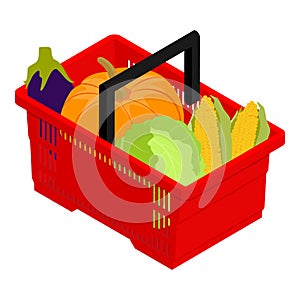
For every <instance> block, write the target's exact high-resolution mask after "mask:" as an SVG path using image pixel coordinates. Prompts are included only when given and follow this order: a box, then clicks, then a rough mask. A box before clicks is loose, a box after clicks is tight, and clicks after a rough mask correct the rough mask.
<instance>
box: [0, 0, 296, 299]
mask: <svg viewBox="0 0 300 300" xmlns="http://www.w3.org/2000/svg"><path fill="white" fill-rule="evenodd" d="M75 3H76V2H75V1H72V2H71V1H70V2H69V3H67V1H48V2H47V3H45V4H44V3H43V2H42V1H32V0H26V1H6V2H5V6H4V4H3V2H2V4H0V6H1V7H0V36H1V42H0V44H1V48H0V49H1V50H0V51H1V55H0V76H1V78H0V79H1V80H0V95H1V99H0V112H1V116H0V132H1V135H0V154H1V155H0V173H1V175H0V178H1V181H0V187H1V191H0V205H1V206H0V299H5V300H8V299H32V300H33V299H131V300H133V299H155V298H156V299H163V298H168V299H177V298H186V299H232V300H233V299H274V298H275V297H276V299H300V291H299V281H300V271H299V270H300V259H299V253H300V247H299V244H300V243H299V239H300V235H299V228H300V217H299V208H300V204H299V203H300V197H299V188H298V186H299V183H298V182H299V173H298V170H299V138H300V135H299V117H298V116H299V109H300V107H299V101H300V100H299V82H300V78H299V77H300V74H299V70H300V63H299V61H300V60H299V54H300V46H299V39H300V35H299V28H300V19H299V10H298V4H297V1H280V2H279V1H265V2H263V1H249V4H247V5H246V4H244V2H243V3H242V1H236V2H234V1H219V2H216V1H205V4H203V2H202V1H182V2H178V3H180V4H176V2H175V1H174V2H173V1H170V2H167V1H161V0H160V1H148V2H143V1H113V0H112V1H89V0H85V1H81V3H80V4H75ZM193 3H198V7H193ZM263 3H266V4H263ZM279 3H282V4H279ZM193 29H196V30H198V31H199V33H200V35H201V81H202V82H204V83H206V84H207V85H209V86H211V87H212V88H214V89H216V90H218V91H220V92H221V93H223V94H224V95H226V96H228V97H230V98H231V99H234V100H235V101H237V102H239V103H241V104H243V105H245V104H246V103H247V102H248V101H249V100H251V99H253V100H258V101H260V102H262V103H263V104H264V106H265V108H266V112H267V117H268V120H270V121H271V122H273V123H275V124H276V125H278V126H280V127H281V128H283V129H284V130H285V131H286V145H285V146H284V147H282V148H280V149H279V150H277V151H275V152H274V153H272V154H271V156H270V167H269V172H268V174H267V191H266V207H265V210H264V212H263V218H262V219H261V220H259V221H257V222H255V223H254V224H252V225H250V226H249V227H247V228H245V229H244V230H242V231H240V232H238V233H237V234H235V235H234V236H232V237H230V238H228V239H226V240H225V241H223V242H221V243H219V244H218V245H216V246H214V247H213V248H211V249H209V250H207V251H205V252H204V253H202V254H200V255H198V256H197V257H195V258H193V259H192V260H190V261H188V262H186V263H185V264H184V265H182V266H180V267H178V268H177V269H175V270H173V271H171V270H169V269H167V268H165V267H164V266H162V265H160V264H159V263H157V262H155V261H154V260H152V259H150V258H148V257H147V256H145V255H144V254H142V253H140V252H138V251H136V250H135V249H134V248H133V246H132V245H131V243H130V241H129V240H127V239H126V238H124V237H122V236H121V235H119V234H117V233H115V232H114V231H112V230H110V229H109V228H106V227H105V226H104V225H102V224H100V223H98V222H96V221H95V220H93V219H91V218H89V217H87V216H86V215H84V214H82V213H81V212H78V211H76V212H74V213H70V212H68V211H66V210H65V209H63V208H61V207H59V206H58V205H56V204H54V203H53V202H52V201H50V200H48V199H46V198H45V197H43V196H41V195H39V194H37V193H36V192H34V191H33V182H32V180H31V166H30V149H29V140H28V136H27V122H26V113H25V111H24V110H23V109H21V108H19V107H17V106H16V105H15V104H14V90H15V89H16V88H17V87H19V86H20V85H22V84H23V80H25V77H26V71H27V67H28V66H29V65H30V64H32V63H33V62H35V61H36V59H37V52H38V47H39V46H45V45H48V46H51V47H52V49H53V55H54V57H55V58H56V59H57V60H59V61H64V60H65V59H67V58H69V57H70V56H72V55H74V54H76V53H77V52H79V51H81V50H83V49H84V48H86V47H88V46H89V45H91V44H93V43H95V42H97V41H98V40H100V39H102V38H104V37H105V36H107V35H109V34H112V33H117V34H120V35H122V36H124V37H126V38H128V39H129V40H131V41H133V42H134V43H136V44H138V45H140V46H142V47H143V48H145V49H147V50H149V51H150V52H154V51H156V50H158V49H160V48H161V47H163V46H165V45H167V44H168V43H170V42H172V41H174V40H176V39H177V38H179V37H180V36H182V35H184V34H186V33H188V32H189V31H191V30H193ZM174 63H175V64H176V65H177V66H178V67H181V65H182V63H181V62H179V60H176V61H175V62H174Z"/></svg>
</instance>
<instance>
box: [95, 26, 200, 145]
mask: <svg viewBox="0 0 300 300" xmlns="http://www.w3.org/2000/svg"><path fill="white" fill-rule="evenodd" d="M183 51H184V95H185V97H184V98H185V101H186V103H187V104H189V105H191V104H193V103H195V102H197V101H198V100H199V95H200V35H199V33H198V32H197V31H195V30H194V31H192V32H190V33H189V34H187V35H185V36H183V37H182V38H180V39H178V40H177V41H175V42H173V43H172V44H170V45H168V46H166V47H164V48H163V49H161V50H159V51H157V52H156V53H154V54H152V55H150V56H149V57H147V58H145V59H144V60H142V61H140V62H139V63H137V64H136V65H134V66H132V67H130V68H128V69H127V70H125V71H123V72H121V73H119V74H118V75H116V76H114V77H112V78H111V79H109V80H107V81H105V82H103V83H102V84H100V86H99V110H100V111H99V136H100V137H101V138H102V139H104V140H106V141H108V142H109V143H113V141H114V136H115V92H116V91H117V90H118V89H120V88H121V87H123V86H124V85H126V84H128V83H129V82H130V81H132V80H134V79H136V78H138V77H140V76H142V75H144V74H145V73H147V72H149V71H151V70H152V69H154V68H156V67H158V66H159V65H161V64H162V63H164V62H166V61H167V60H169V59H171V58H173V57H174V56H176V55H178V54H180V53H181V52H183Z"/></svg>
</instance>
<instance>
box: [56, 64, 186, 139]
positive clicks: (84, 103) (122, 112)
mask: <svg viewBox="0 0 300 300" xmlns="http://www.w3.org/2000/svg"><path fill="white" fill-rule="evenodd" d="M98 62H99V63H100V64H101V65H102V66H103V67H104V68H105V70H106V72H100V73H96V74H93V75H91V76H89V77H87V78H85V79H84V80H83V81H82V83H81V84H80V85H78V86H76V87H75V88H74V89H73V90H72V91H71V92H70V94H69V95H68V97H67V99H66V101H65V103H64V106H63V109H62V112H61V114H62V115H63V116H65V117H67V118H68V119H70V120H72V121H73V122H75V123H77V124H80V125H81V126H82V127H84V128H86V129H87V130H89V131H91V132H93V133H94V134H96V135H98V132H99V85H100V84H101V83H103V82H105V81H106V80H108V79H109V78H111V77H113V76H115V75H116V74H118V73H121V72H122V71H124V70H126V68H117V69H115V68H114V67H113V66H112V64H111V63H110V62H109V61H107V60H106V59H104V58H98ZM158 115H165V116H169V117H171V118H173V119H175V120H181V121H183V120H184V115H183V108H182V105H181V102H180V99H179V97H178V95H177V94H176V92H175V90H174V89H173V87H172V86H171V84H170V83H169V82H168V81H167V80H166V79H165V78H163V77H162V76H161V75H159V74H157V73H156V72H153V71H150V72H148V73H146V74H145V75H143V76H141V77H139V78H137V79H136V80H134V81H132V82H130V83H128V84H127V85H126V86H124V87H123V88H121V89H119V90H118V91H117V93H116V103H115V136H116V137H121V136H123V135H124V134H125V132H126V131H127V130H128V129H129V128H130V127H131V125H132V124H134V123H140V122H143V121H145V120H148V119H152V118H153V117H155V116H158Z"/></svg>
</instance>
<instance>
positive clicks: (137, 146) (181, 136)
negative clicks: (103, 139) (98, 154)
mask: <svg viewBox="0 0 300 300" xmlns="http://www.w3.org/2000/svg"><path fill="white" fill-rule="evenodd" d="M115 144H116V146H117V147H118V148H120V149H122V150H123V151H125V152H127V153H128V154H130V155H132V156H134V157H136V158H137V159H139V160H141V161H142V162H144V163H146V164H148V165H150V166H151V167H153V168H154V169H156V170H158V171H160V172H161V173H163V174H165V175H167V176H169V177H170V178H172V179H174V180H175V181H178V182H180V183H181V184H183V185H188V184H190V183H192V182H194V181H195V180H197V179H198V178H199V177H201V176H203V175H204V174H205V173H204V168H205V164H204V161H203V159H202V158H201V155H199V153H200V152H201V149H200V148H201V146H200V143H199V142H198V141H197V140H196V138H195V136H194V134H193V132H191V131H190V130H189V129H188V128H187V125H186V124H185V123H183V122H181V121H176V120H174V119H172V118H170V117H166V116H158V117H155V118H153V119H151V120H147V121H145V122H143V123H140V124H133V125H132V127H131V128H130V129H129V130H128V131H127V132H126V134H125V135H124V136H123V137H122V138H119V139H117V140H116V143H115Z"/></svg>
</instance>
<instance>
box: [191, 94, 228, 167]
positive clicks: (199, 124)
mask: <svg viewBox="0 0 300 300" xmlns="http://www.w3.org/2000/svg"><path fill="white" fill-rule="evenodd" d="M194 134H195V136H196V139H197V140H198V141H199V142H200V144H201V153H200V155H201V157H202V158H203V160H204V162H205V165H206V168H205V172H206V173H208V172H210V171H212V170H214V169H216V168H217V167H219V166H220V165H221V164H222V156H221V147H220V138H219V127H218V118H217V113H216V110H215V108H214V104H213V102H212V100H211V98H210V97H207V96H204V97H203V98H202V99H201V102H200V106H199V108H198V109H196V110H195V121H194Z"/></svg>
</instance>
